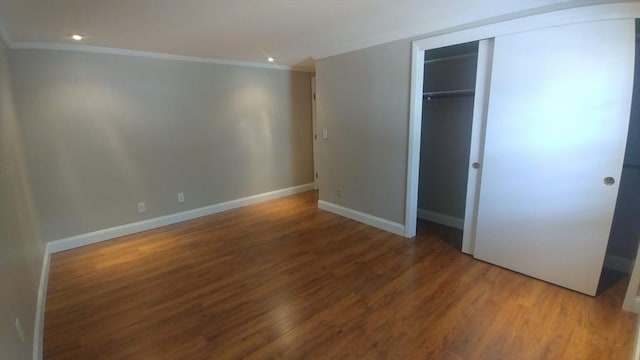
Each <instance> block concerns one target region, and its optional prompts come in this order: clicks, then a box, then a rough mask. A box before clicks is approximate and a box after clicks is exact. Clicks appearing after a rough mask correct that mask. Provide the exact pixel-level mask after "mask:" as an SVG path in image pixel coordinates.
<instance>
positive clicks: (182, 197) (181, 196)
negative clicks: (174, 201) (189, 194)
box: [178, 193, 184, 202]
mask: <svg viewBox="0 0 640 360" xmlns="http://www.w3.org/2000/svg"><path fill="white" fill-rule="evenodd" d="M178 202H184V193H178Z"/></svg>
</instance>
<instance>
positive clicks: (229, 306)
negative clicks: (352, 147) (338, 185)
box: [44, 191, 636, 359]
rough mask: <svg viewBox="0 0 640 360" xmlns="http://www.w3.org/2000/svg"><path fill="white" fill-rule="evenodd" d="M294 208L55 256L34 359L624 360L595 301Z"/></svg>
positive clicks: (426, 242)
mask: <svg viewBox="0 0 640 360" xmlns="http://www.w3.org/2000/svg"><path fill="white" fill-rule="evenodd" d="M316 201H317V195H316V193H315V192H313V191H312V192H308V193H304V194H299V195H295V196H291V197H287V198H283V199H278V200H273V201H269V202H265V203H261V204H257V205H252V206H249V207H245V208H240V209H235V210H231V211H228V212H224V213H220V214H216V215H212V216H207V217H203V218H199V219H196V220H191V221H187V222H184V223H180V224H175V225H171V226H167V227H164V228H160V229H155V230H151V231H147V232H143V233H140V234H135V235H131V236H126V237H123V238H120V239H117V240H112V241H107V242H103V243H99V244H95V245H91V246H86V247H83V248H78V249H74V250H69V251H66V252H62V253H58V254H54V255H53V256H52V259H51V271H50V279H49V289H48V295H47V309H46V321H45V339H44V357H45V359H238V358H248V359H265V358H266V359H271V358H287V359H309V358H319V359H343V358H346V359H629V358H631V355H632V352H633V342H634V335H635V326H636V316H635V314H632V313H628V312H624V311H623V310H622V308H621V306H622V299H623V296H624V291H625V288H626V282H625V281H621V282H618V283H617V284H616V285H615V286H613V287H611V288H609V289H608V290H606V291H605V292H604V293H603V294H601V295H599V296H598V297H596V298H592V297H589V296H585V295H581V294H578V293H575V292H572V291H569V290H566V289H563V288H560V287H557V286H554V285H550V284H547V283H544V282H541V281H538V280H535V279H531V278H528V277H526V276H523V275H520V274H517V273H514V272H511V271H508V270H505V269H502V268H499V267H496V266H492V265H489V264H486V263H484V262H481V261H477V260H474V259H473V258H471V257H469V256H467V255H464V254H462V253H461V252H460V251H459V250H457V249H455V248H454V246H452V245H451V244H450V243H449V242H447V241H445V240H446V239H444V238H445V237H446V232H443V231H439V230H438V228H437V227H436V226H433V225H430V224H428V223H424V222H421V223H420V224H419V228H418V234H419V235H418V236H417V237H416V238H415V239H412V240H407V239H404V238H402V237H400V236H396V235H393V234H390V233H387V232H384V231H382V230H378V229H375V228H372V227H370V226H367V225H363V224H360V223H357V222H355V221H352V220H349V219H346V218H343V217H340V216H337V215H334V214H331V213H328V212H324V211H321V210H318V209H317V208H316Z"/></svg>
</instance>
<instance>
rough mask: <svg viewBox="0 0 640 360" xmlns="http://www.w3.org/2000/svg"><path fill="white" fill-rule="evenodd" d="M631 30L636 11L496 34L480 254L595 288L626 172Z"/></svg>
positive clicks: (563, 283) (571, 286) (517, 268)
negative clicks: (623, 15)
mask: <svg viewBox="0 0 640 360" xmlns="http://www.w3.org/2000/svg"><path fill="white" fill-rule="evenodd" d="M634 38H635V29H634V21H633V20H609V21H597V22H589V23H581V24H573V25H565V26H558V27H553V28H548V29H542V30H535V31H529V32H524V33H518V34H512V35H507V36H502V37H497V38H496V39H495V43H494V54H493V66H492V75H491V85H490V95H489V109H488V116H487V128H486V138H485V148H484V154H483V161H482V164H481V166H482V179H481V188H480V197H479V208H478V218H477V233H476V242H475V249H474V250H475V251H474V256H475V257H476V258H479V259H481V260H484V261H487V262H490V263H493V264H497V265H500V266H503V267H505V268H508V269H512V270H515V271H517V272H521V273H524V274H527V275H530V276H533V277H536V278H539V279H542V280H545V281H548V282H551V283H554V284H558V285H560V286H564V287H567V288H569V289H573V290H576V291H580V292H583V293H586V294H590V295H595V292H596V289H597V286H598V280H599V277H600V272H601V269H602V265H603V261H604V255H605V251H606V247H607V240H608V238H609V230H610V227H611V220H612V217H613V211H614V207H615V202H616V196H617V193H618V180H619V178H620V174H621V171H622V161H623V157H624V150H625V142H626V137H627V131H628V123H629V114H630V107H631V92H632V82H633V68H634ZM609 177H610V178H613V180H614V181H615V183H613V184H610V181H609V180H611V179H607V178H609ZM605 179H606V180H605ZM605 183H607V184H605Z"/></svg>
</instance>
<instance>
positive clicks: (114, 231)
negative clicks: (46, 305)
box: [48, 183, 313, 253]
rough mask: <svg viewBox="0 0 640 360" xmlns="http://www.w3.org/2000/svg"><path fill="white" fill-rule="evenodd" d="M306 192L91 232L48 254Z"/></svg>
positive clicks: (297, 189) (278, 193) (55, 245)
mask: <svg viewBox="0 0 640 360" xmlns="http://www.w3.org/2000/svg"><path fill="white" fill-rule="evenodd" d="M309 190H313V183H310V184H304V185H299V186H294V187H290V188H285V189H280V190H275V191H270V192H266V193H263V194H258V195H253V196H248V197H245V198H241V199H236V200H231V201H227V202H223V203H219V204H214V205H209V206H205V207H201V208H198V209H193V210H187V211H183V212H179V213H176V214H171V215H166V216H161V217H157V218H153V219H148V220H143V221H138V222H135V223H130V224H125V225H120V226H115V227H112V228H108V229H103V230H98V231H93V232H90V233H86V234H80V235H76V236H71V237H68V238H65V239H60V240H55V241H51V242H50V243H49V244H48V245H49V249H50V251H51V253H56V252H60V251H65V250H69V249H74V248H77V247H81V246H85V245H90V244H95V243H97V242H101V241H105V240H110V239H115V238H117V237H121V236H125V235H130V234H135V233H138V232H141V231H146V230H151V229H155V228H157V227H161V226H166V225H171V224H175V223H178V222H182V221H186V220H191V219H195V218H198V217H202V216H206V215H211V214H216V213H219V212H222V211H226V210H231V209H235V208H239V207H242V206H247V205H251V204H255V203H259V202H262V201H267V200H272V199H277V198H280V197H284V196H289V195H294V194H297V193H301V192H305V191H309Z"/></svg>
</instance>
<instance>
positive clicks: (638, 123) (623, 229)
mask: <svg viewBox="0 0 640 360" xmlns="http://www.w3.org/2000/svg"><path fill="white" fill-rule="evenodd" d="M639 29H640V21H636V48H635V52H636V56H635V70H634V81H633V98H632V102H631V118H630V119H629V134H628V135H627V146H626V151H625V156H624V164H623V167H622V176H621V178H620V189H619V190H618V198H617V201H616V210H615V213H614V216H613V223H612V225H611V234H610V236H609V243H608V244H607V253H606V258H605V259H606V260H605V263H604V268H603V271H602V276H601V279H600V289H601V290H602V289H604V288H607V287H608V286H609V285H611V284H612V283H615V282H616V281H617V280H618V279H620V278H622V277H625V276H626V275H627V274H628V273H631V270H632V267H633V262H634V260H635V256H636V253H637V251H638V243H639V242H640V30H639Z"/></svg>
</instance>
